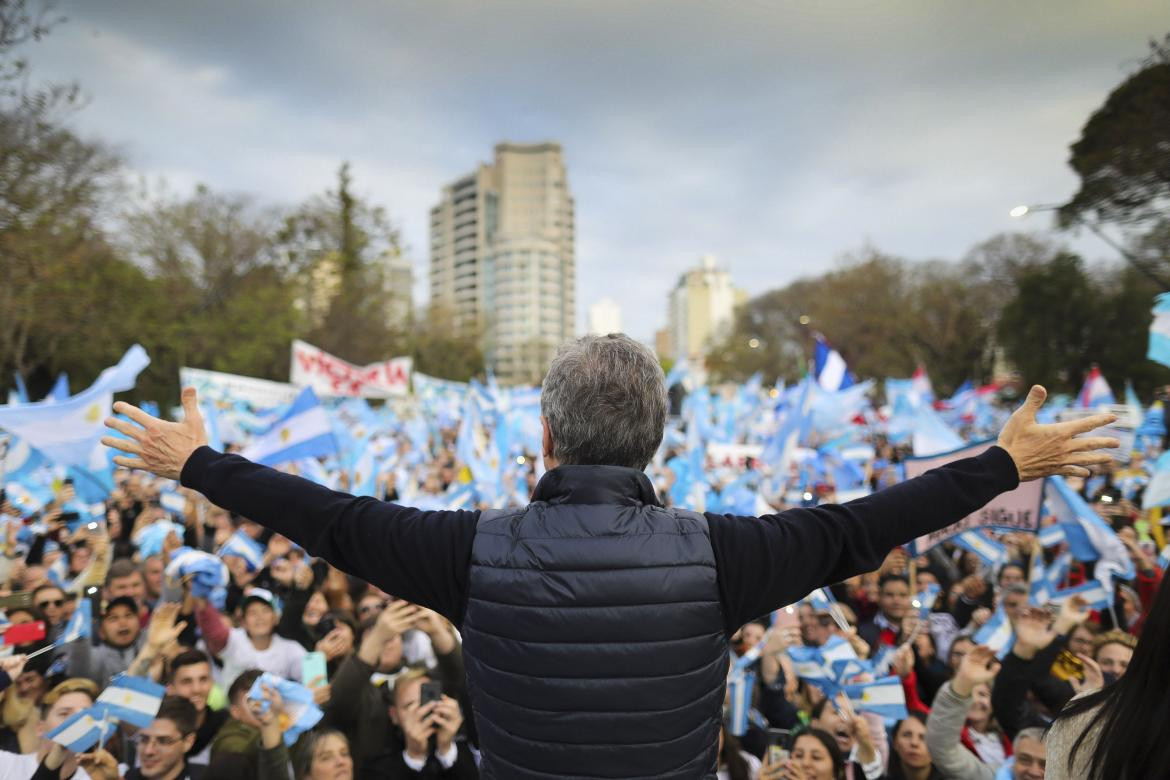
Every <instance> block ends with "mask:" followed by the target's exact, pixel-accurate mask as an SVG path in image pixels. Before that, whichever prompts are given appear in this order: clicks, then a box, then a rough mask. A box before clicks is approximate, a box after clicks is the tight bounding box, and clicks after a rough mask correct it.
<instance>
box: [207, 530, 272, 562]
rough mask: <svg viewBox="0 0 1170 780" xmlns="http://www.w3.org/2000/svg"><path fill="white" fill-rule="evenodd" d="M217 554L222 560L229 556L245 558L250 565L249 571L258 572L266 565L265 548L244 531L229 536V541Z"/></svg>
mask: <svg viewBox="0 0 1170 780" xmlns="http://www.w3.org/2000/svg"><path fill="white" fill-rule="evenodd" d="M215 554H216V555H217V556H219V557H220V558H226V557H228V556H229V555H234V556H235V557H237V558H243V559H244V562H245V563H246V564H247V565H248V571H258V570H259V569H260V567H262V566H263V565H264V548H263V547H261V546H260V544H259V542H257V541H256V540H255V539H253V538H252V537H250V536H248V535H247V534H246V533H244V532H243V531H236V532H235V533H233V534H232V535H231V536H229V537H228V538H227V541H226V542H224V543H223V544H222V545H220V548H219V549H218V550H216V551H215Z"/></svg>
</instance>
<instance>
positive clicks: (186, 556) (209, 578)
mask: <svg viewBox="0 0 1170 780" xmlns="http://www.w3.org/2000/svg"><path fill="white" fill-rule="evenodd" d="M261 560H263V557H261ZM166 576H167V577H168V578H170V579H174V580H180V579H183V578H184V577H191V595H192V596H194V597H196V598H203V599H209V600H212V601H214V600H215V593H216V591H217V590H218V589H221V588H226V587H227V584H228V581H229V576H230V575H229V574H228V569H227V566H226V565H225V564H224V562H223V561H222V560H221V559H219V558H217V557H215V556H214V555H212V554H211V553H207V552H204V551H203V550H195V549H193V548H191V547H180V548H179V549H177V550H175V551H174V552H173V553H171V560H170V562H169V563H168V564H167V567H166Z"/></svg>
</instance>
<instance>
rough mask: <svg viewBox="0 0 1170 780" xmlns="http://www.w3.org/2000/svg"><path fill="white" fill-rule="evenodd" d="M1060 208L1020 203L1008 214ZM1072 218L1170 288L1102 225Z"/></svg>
mask: <svg viewBox="0 0 1170 780" xmlns="http://www.w3.org/2000/svg"><path fill="white" fill-rule="evenodd" d="M1060 208H1061V206H1060V204H1057V203H1039V204H1036V205H1034V206H1029V205H1027V204H1020V205H1019V206H1015V207H1014V208H1012V210H1011V211H1009V212H1008V216H1010V217H1012V218H1013V219H1023V218H1024V217H1026V216H1028V215H1029V214H1031V213H1032V212H1034V211H1059V210H1060ZM1072 219H1073V222H1074V223H1075V224H1077V225H1083V226H1084V227H1087V228H1088V229H1089V230H1090V231H1092V233H1093V235H1095V236H1096V237H1097V238H1099V239H1101V240H1102V241H1104V242H1105V243H1106V244H1108V245H1109V246H1110V248H1112V249H1113V251H1115V252H1117V254H1119V255H1121V256H1122V257H1123V258H1124V259H1125V261H1126V262H1127V263H1129V264H1130V265H1132V266H1133V267H1134V268H1136V269H1137V270H1138V271H1140V272H1141V273H1142V274H1143V275H1144V276H1145V277H1146V278H1148V279H1149V280H1150V281H1152V282H1154V283H1155V284H1157V285H1158V286H1159V287H1161V288H1162V289H1163V290H1170V281H1167V280H1166V279H1163V278H1162V277H1160V276H1159V275H1158V274H1156V273H1155V272H1154V271H1153V270H1152V269H1151V268H1149V267H1148V266H1147V264H1146V263H1145V262H1143V261H1142V260H1141V258H1139V257H1138V256H1137V255H1135V254H1134V253H1133V252H1130V251H1129V250H1128V249H1126V248H1125V247H1124V246H1123V245H1121V244H1119V243H1118V242H1117V241H1115V240H1114V239H1113V238H1112V237H1110V236H1109V234H1108V233H1106V232H1105V231H1104V230H1102V229H1101V226H1100V225H1098V224H1097V223H1096V222H1091V221H1089V220H1087V219H1085V218H1084V217H1082V216H1080V215H1079V214H1074V215H1073V217H1072Z"/></svg>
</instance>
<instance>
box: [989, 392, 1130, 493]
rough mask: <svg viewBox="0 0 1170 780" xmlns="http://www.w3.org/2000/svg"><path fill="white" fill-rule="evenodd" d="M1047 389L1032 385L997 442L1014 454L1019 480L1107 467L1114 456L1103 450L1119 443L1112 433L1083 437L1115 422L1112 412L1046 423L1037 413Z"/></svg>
mask: <svg viewBox="0 0 1170 780" xmlns="http://www.w3.org/2000/svg"><path fill="white" fill-rule="evenodd" d="M1047 398H1048V391H1047V390H1045V389H1044V388H1043V387H1041V386H1040V385H1033V386H1032V389H1031V390H1030V391H1029V392H1028V398H1027V400H1025V401H1024V404H1023V405H1022V406H1021V407H1020V408H1019V409H1016V411H1015V412H1014V413H1013V414H1012V416H1011V417H1010V418H1009V419H1008V421H1007V424H1006V425H1004V427H1003V430H1002V431H1001V432H1000V434H999V440H998V441H997V442H996V443H997V444H998V445H999V446H1000V447H1002V448H1003V449H1004V450H1007V453H1008V454H1009V455H1011V456H1012V460H1013V461H1014V462H1015V464H1016V470H1017V471H1018V472H1019V475H1020V481H1021V482H1028V481H1030V480H1033V479H1040V478H1041V477H1050V476H1053V475H1057V474H1059V475H1061V476H1065V477H1088V476H1089V474H1090V471H1089V468H1090V467H1091V466H1104V465H1106V464H1108V463H1111V462H1112V457H1111V456H1110V455H1109V453H1108V452H1105V451H1104V450H1108V449H1112V448H1115V447H1118V446H1120V442H1118V440H1117V439H1115V438H1113V437H1110V436H1084V435H1083V434H1086V433H1090V432H1091V431H1095V430H1097V429H1098V428H1101V427H1103V426H1106V425H1108V424H1109V423H1111V422H1114V421H1115V420H1116V419H1117V417H1116V416H1115V415H1112V414H1095V415H1092V416H1090V417H1084V418H1082V419H1079V420H1070V421H1069V422H1062V423H1052V424H1049V425H1044V424H1041V423H1039V422H1037V421H1036V413H1037V412H1038V411H1040V408H1041V407H1043V406H1044V401H1045V400H1047Z"/></svg>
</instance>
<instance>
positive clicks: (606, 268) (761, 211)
mask: <svg viewBox="0 0 1170 780" xmlns="http://www.w3.org/2000/svg"><path fill="white" fill-rule="evenodd" d="M59 7H60V8H61V9H62V10H63V11H64V12H65V13H66V15H68V16H69V17H70V20H69V22H68V23H67V24H65V25H63V26H62V27H60V28H59V29H58V30H56V31H54V33H53V34H52V35H51V36H50V37H49V39H48V40H47V41H46V42H44V43H43V44H40V45H39V46H38V47H37V48H36V49H34V50H32V51H30V52H29V53H30V55H31V57H32V60H33V64H34V67H36V68H37V73H38V74H40V75H43V76H48V77H52V78H58V79H67V78H77V79H79V80H80V81H81V83H82V85H83V86H84V88H85V89H86V91H87V93H88V94H89V95H90V96H91V97H92V103H91V105H90V106H89V107H88V108H87V109H86V110H85V111H84V112H83V113H82V114H81V115H79V116H78V118H77V120H76V122H77V126H78V128H79V129H80V130H81V131H82V132H85V133H89V134H94V135H97V136H100V137H102V138H105V139H107V140H109V141H112V142H115V143H117V144H118V145H120V147H121V148H122V149H123V150H124V151H125V153H126V155H127V157H128V158H129V160H130V162H131V164H132V166H133V167H134V168H135V169H137V170H140V171H143V172H144V173H147V174H149V175H152V176H165V177H167V178H168V179H169V180H170V181H171V182H172V184H174V185H175V186H178V187H185V186H190V185H191V184H193V183H194V182H197V181H203V182H207V183H208V184H210V185H212V186H214V187H218V188H223V189H230V190H242V191H249V192H255V193H256V194H258V195H259V196H261V197H263V198H265V199H267V200H272V201H276V202H292V201H295V200H297V199H299V198H302V197H305V196H306V195H309V194H311V193H313V192H316V191H319V190H321V189H323V188H325V187H326V186H329V185H330V184H331V183H332V177H333V174H334V172H335V170H336V167H337V165H338V163H339V162H340V161H341V160H343V159H346V160H349V161H351V162H352V163H353V166H354V169H355V174H356V181H357V185H358V188H359V189H360V190H362V191H363V192H364V193H366V194H368V195H369V196H371V197H372V198H374V199H375V200H377V201H378V202H380V203H382V204H384V205H386V206H387V208H388V209H389V210H390V212H391V214H392V215H393V216H394V217H395V218H396V219H397V220H398V221H399V222H400V223H401V225H402V226H403V228H404V231H405V235H406V237H407V239H408V241H409V242H410V244H411V245H412V254H413V256H414V258H415V260H416V262H417V267H418V270H419V276H420V278H421V277H422V276H423V271H424V269H425V260H426V249H427V247H426V232H425V229H426V228H425V219H426V212H427V209H428V208H429V206H430V205H431V204H432V203H433V202H434V200H435V199H436V197H437V193H438V190H439V188H440V187H441V186H442V184H444V183H445V182H447V181H449V180H450V179H452V178H454V177H455V176H457V175H459V174H461V173H463V172H464V171H466V170H468V169H469V168H470V167H472V166H473V165H474V164H475V163H476V162H477V161H480V160H485V159H487V158H488V157H489V156H490V154H491V147H492V145H493V144H494V143H495V142H496V141H499V140H502V139H505V138H507V139H511V140H540V139H555V140H559V141H561V142H562V143H563V144H564V146H565V152H566V156H567V158H568V162H569V178H570V183H571V186H572V187H573V190H574V194H575V196H576V198H577V203H578V223H579V231H578V235H579V247H578V253H579V261H578V269H579V271H578V287H579V291H578V300H579V301H580V302H581V308H582V310H584V309H585V308H586V307H587V305H588V304H589V303H591V302H592V301H594V300H596V299H598V298H600V297H602V296H604V295H614V296H615V297H617V298H618V300H619V303H621V305H622V309H623V315H624V317H625V320H626V327H627V329H628V330H629V331H630V332H631V333H633V334H634V335H635V336H638V337H640V338H647V339H648V338H649V337H650V336H651V333H652V331H653V329H654V328H655V327H657V326H659V325H661V323H662V320H663V319H664V317H665V294H666V291H667V289H668V288H669V287H670V286H671V285H672V284H673V282H674V281H675V279H676V278H677V275H678V274H679V273H680V272H681V271H682V270H683V269H684V268H685V267H687V266H688V265H690V264H692V263H693V262H694V260H695V259H696V258H697V256H698V255H699V254H702V253H704V252H714V253H716V254H718V255H719V256H720V257H721V259H722V260H723V261H724V262H726V263H727V264H728V265H729V266H730V267H731V269H732V271H733V274H734V276H735V278H736V280H737V282H738V283H739V284H740V285H742V286H744V287H746V288H748V289H749V290H750V291H752V292H760V291H763V290H766V289H769V288H771V287H775V286H778V285H782V284H784V283H786V282H788V281H791V280H792V279H794V278H796V277H798V276H801V275H806V274H809V273H815V272H817V271H819V270H823V269H824V268H826V267H829V266H830V265H831V264H832V263H833V262H834V259H835V258H836V257H837V256H839V255H840V254H841V253H842V252H844V251H847V250H850V249H855V248H856V247H858V246H860V245H861V244H862V243H864V242H866V241H870V242H872V243H873V244H875V245H877V246H879V247H881V248H883V249H885V250H887V251H890V252H894V253H898V254H905V255H908V256H912V257H940V256H941V257H955V256H958V255H960V254H961V253H962V252H964V251H965V250H966V249H967V248H968V247H970V246H971V245H972V244H974V243H975V242H977V241H979V240H982V239H983V238H986V237H988V236H989V235H991V234H993V233H995V232H998V231H1002V230H1007V229H1012V228H1016V227H1019V225H1016V224H1013V223H1011V222H1010V221H1009V220H1008V219H1007V218H1006V216H1005V212H1006V209H1007V208H1009V207H1010V206H1011V205H1014V204H1015V203H1017V202H1037V201H1053V200H1059V199H1061V198H1063V197H1064V196H1066V195H1067V194H1068V193H1069V192H1070V191H1071V189H1072V188H1073V186H1074V184H1075V182H1074V179H1073V177H1072V176H1071V174H1070V173H1069V172H1068V171H1067V170H1066V166H1065V162H1064V161H1065V157H1066V155H1067V146H1068V144H1069V143H1070V142H1071V141H1072V140H1074V139H1075V137H1076V136H1077V134H1078V132H1079V129H1080V127H1081V125H1082V124H1083V122H1084V120H1085V119H1086V118H1087V116H1088V114H1089V112H1090V111H1092V109H1093V108H1095V107H1096V106H1097V105H1099V104H1100V102H1101V100H1102V99H1103V98H1104V96H1105V94H1107V92H1108V90H1109V89H1110V88H1111V87H1112V86H1113V85H1115V84H1116V83H1117V82H1118V81H1120V79H1121V78H1122V77H1123V75H1124V73H1125V71H1126V67H1127V66H1129V65H1132V63H1133V62H1134V61H1136V59H1137V58H1139V57H1140V56H1141V55H1142V53H1143V51H1144V46H1145V42H1146V41H1147V40H1148V39H1149V38H1151V37H1155V36H1159V35H1161V34H1163V33H1164V32H1165V31H1166V30H1165V28H1166V23H1165V15H1164V6H1163V5H1162V1H1161V0H1158V1H1157V2H1155V1H1153V0H1139V1H1137V2H1128V3H1125V4H1105V3H1099V2H1093V1H1092V0H1072V1H1065V0H1048V1H1047V2H1034V3H1008V2H989V3H968V4H961V5H956V4H944V3H937V2H931V1H930V0H922V1H921V2H909V1H904V2H895V3H890V2H877V0H855V1H854V2H831V3H824V2H817V1H816V0H788V1H785V2H781V1H780V0H740V2H717V0H687V1H685V2H684V1H682V0H669V1H667V0H651V1H649V2H639V3H628V2H609V1H605V2H598V1H597V0H592V1H585V0H581V1H579V2H557V3H548V2H542V1H540V0H526V1H523V2H521V1H519V0H496V1H495V2H488V3H485V2H456V1H455V0H430V2H427V3H390V2H383V1H376V0H368V1H367V2H347V3H344V4H322V3H308V2H277V0H267V1H266V2H257V1H254V2H250V3H236V2H229V1H228V0H214V1H212V0H207V1H205V2H200V3H190V2H179V1H178V0H175V1H174V2H153V3H144V2H129V1H126V2H96V1H95V0H85V1H84V2H83V1H82V0H71V1H70V2H62V3H60V4H59ZM1042 226H1043V223H1034V224H1031V225H1028V227H1032V228H1039V227H1042ZM1086 246H1087V248H1088V249H1089V250H1090V251H1097V252H1100V253H1102V254H1103V253H1104V250H1101V249H1098V248H1097V247H1096V246H1095V245H1091V244H1089V245H1086ZM615 280H619V281H620V284H614V282H615ZM421 291H422V290H421V286H420V290H419V292H420V294H421Z"/></svg>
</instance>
